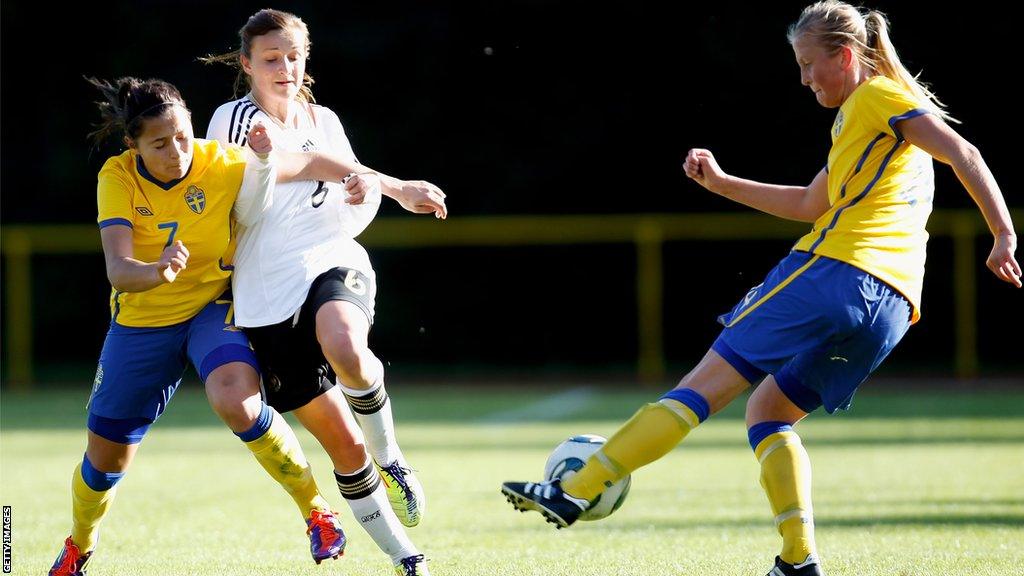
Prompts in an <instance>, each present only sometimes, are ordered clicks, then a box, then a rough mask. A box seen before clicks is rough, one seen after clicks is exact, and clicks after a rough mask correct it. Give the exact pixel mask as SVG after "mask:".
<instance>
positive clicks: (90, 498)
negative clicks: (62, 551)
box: [71, 464, 117, 553]
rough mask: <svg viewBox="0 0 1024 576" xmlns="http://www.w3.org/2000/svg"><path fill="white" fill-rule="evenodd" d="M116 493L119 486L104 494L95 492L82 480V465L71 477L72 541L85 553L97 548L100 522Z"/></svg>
mask: <svg viewBox="0 0 1024 576" xmlns="http://www.w3.org/2000/svg"><path fill="white" fill-rule="evenodd" d="M116 491H117V486H114V487H112V488H111V489H110V490H104V491H103V492H97V491H95V490H93V489H92V488H90V487H89V485H88V484H86V483H85V480H84V479H83V478H82V465H81V464H79V465H78V466H75V473H74V475H73V476H72V477H71V516H72V518H73V519H74V524H73V525H72V528H71V541H72V542H74V543H75V545H76V546H78V549H79V550H81V551H82V552H83V553H85V552H88V551H90V550H92V549H93V548H95V547H96V541H97V540H98V539H99V531H100V530H99V526H100V521H101V520H103V517H104V516H105V515H106V514H107V510H109V509H110V505H111V504H112V503H113V502H114V496H115V493H116Z"/></svg>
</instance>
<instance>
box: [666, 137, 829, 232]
mask: <svg viewBox="0 0 1024 576" xmlns="http://www.w3.org/2000/svg"><path fill="white" fill-rule="evenodd" d="M683 171H684V172H685V173H686V175H687V176H688V177H689V178H690V179H691V180H693V181H694V182H696V183H698V184H700V185H701V186H703V187H704V188H707V189H708V190H710V191H711V192H714V193H715V194H718V195H719V196H723V197H725V198H728V199H730V200H733V201H735V202H739V203H740V204H743V205H746V206H750V207H751V208H755V209H757V210H760V211H761V212H765V213H768V214H771V215H773V216H778V217H779V218H785V219H787V220H798V221H800V222H814V221H815V220H817V219H818V217H819V216H821V215H822V214H824V213H825V211H826V210H828V208H829V202H828V173H826V172H825V169H824V168H823V169H822V170H821V171H820V172H818V175H817V176H815V177H814V180H812V181H811V183H810V184H808V185H807V186H778V185H776V184H764V183H761V182H755V181H753V180H745V179H743V178H737V177H735V176H731V175H729V174H726V173H725V172H724V171H723V170H722V169H721V168H720V167H719V166H718V162H717V161H716V160H715V157H714V155H713V154H712V153H711V151H710V150H704V149H703V148H694V149H692V150H690V151H689V152H688V153H687V154H686V160H685V161H683Z"/></svg>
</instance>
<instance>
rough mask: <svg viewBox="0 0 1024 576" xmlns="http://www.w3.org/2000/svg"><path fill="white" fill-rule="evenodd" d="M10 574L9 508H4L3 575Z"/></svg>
mask: <svg viewBox="0 0 1024 576" xmlns="http://www.w3.org/2000/svg"><path fill="white" fill-rule="evenodd" d="M10 573H11V507H10V506H4V574H10Z"/></svg>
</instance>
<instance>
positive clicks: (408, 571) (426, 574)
mask: <svg viewBox="0 0 1024 576" xmlns="http://www.w3.org/2000/svg"><path fill="white" fill-rule="evenodd" d="M395 574H398V576H430V570H427V559H426V558H424V557H423V554H417V555H415V556H409V557H406V558H402V559H401V560H399V562H398V564H395Z"/></svg>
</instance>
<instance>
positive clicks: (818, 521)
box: [602, 512, 1024, 531]
mask: <svg viewBox="0 0 1024 576" xmlns="http://www.w3.org/2000/svg"><path fill="white" fill-rule="evenodd" d="M602 522H603V521H602ZM607 523H608V525H609V526H611V525H612V524H614V526H615V528H616V529H619V530H642V531H648V530H650V529H651V528H652V527H653V528H667V529H677V530H692V529H701V530H705V529H721V528H746V527H750V528H755V529H767V530H772V529H773V524H772V522H771V520H770V519H766V520H753V519H735V520H729V519H713V520H701V521H700V522H694V521H692V520H690V521H675V520H672V519H665V518H657V519H651V520H649V521H644V520H643V519H633V518H631V519H628V520H624V519H616V520H611V521H608V522H607ZM814 524H815V527H816V528H817V529H820V530H828V529H829V528H884V527H887V526H900V527H903V526H912V527H926V526H928V527H936V526H956V527H962V526H1006V527H1010V528H1017V529H1020V528H1021V527H1022V526H1024V514H970V513H966V512H965V513H943V514H934V515H932V514H908V515H905V516H889V517H883V518H878V517H871V518H867V517H834V516H827V515H815V518H814Z"/></svg>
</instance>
